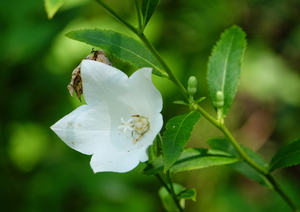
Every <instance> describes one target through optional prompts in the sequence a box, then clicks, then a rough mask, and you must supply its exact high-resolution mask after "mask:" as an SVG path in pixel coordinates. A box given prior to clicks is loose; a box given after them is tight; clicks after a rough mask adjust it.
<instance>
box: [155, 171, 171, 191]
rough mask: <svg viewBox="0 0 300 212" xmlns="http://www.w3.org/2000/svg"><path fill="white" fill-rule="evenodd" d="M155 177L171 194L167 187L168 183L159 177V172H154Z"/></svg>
mask: <svg viewBox="0 0 300 212" xmlns="http://www.w3.org/2000/svg"><path fill="white" fill-rule="evenodd" d="M155 177H156V178H157V179H158V181H159V182H160V183H161V184H162V185H163V186H164V187H165V188H166V189H167V191H168V192H169V194H170V195H171V190H170V189H169V187H168V185H167V184H166V183H165V181H164V180H163V179H162V178H161V176H160V175H159V174H155Z"/></svg>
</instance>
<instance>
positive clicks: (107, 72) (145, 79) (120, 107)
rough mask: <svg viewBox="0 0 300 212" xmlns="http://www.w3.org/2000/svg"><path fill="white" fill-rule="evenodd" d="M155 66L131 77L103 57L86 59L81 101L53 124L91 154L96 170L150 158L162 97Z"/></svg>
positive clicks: (125, 167) (126, 167)
mask: <svg viewBox="0 0 300 212" xmlns="http://www.w3.org/2000/svg"><path fill="white" fill-rule="evenodd" d="M151 70H152V69H151V68H142V69H140V70H137V71H136V72H135V73H133V74H132V76H131V77H130V78H128V77H127V75H126V74H124V73H123V72H121V71H120V70H118V69H116V68H114V67H112V66H109V65H106V64H104V63H101V62H97V61H92V60H84V61H83V62H82V63H81V77H82V83H83V89H84V98H85V100H86V102H87V105H82V106H80V107H79V108H77V109H75V110H74V111H73V112H71V113H70V114H68V115H66V116H65V117H63V118H62V119H61V120H59V121H58V122H57V123H55V124H54V125H53V126H52V127H51V129H52V130H53V131H54V132H55V133H56V134H57V135H58V136H59V137H60V138H61V139H62V140H63V141H64V142H65V143H66V144H67V145H68V146H70V147H71V148H73V149H75V150H77V151H79V152H81V153H83V154H87V155H93V156H92V159H91V163H90V164H91V167H92V169H93V170H94V172H95V173H96V172H104V171H111V172H127V171H130V170H132V169H133V168H135V167H136V166H137V165H138V164H139V162H140V161H141V162H145V161H147V160H148V155H147V148H148V147H149V146H150V145H152V144H153V140H154V139H155V137H156V135H157V134H158V133H159V131H160V130H161V128H162V124H163V120H162V115H161V114H160V111H161V109H162V97H161V94H160V93H159V91H158V90H157V89H156V88H155V87H154V85H153V84H152V79H151Z"/></svg>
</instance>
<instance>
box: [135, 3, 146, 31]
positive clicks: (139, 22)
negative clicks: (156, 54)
mask: <svg viewBox="0 0 300 212" xmlns="http://www.w3.org/2000/svg"><path fill="white" fill-rule="evenodd" d="M133 4H134V7H135V10H136V14H137V19H138V31H139V33H141V32H143V31H144V28H143V26H142V18H141V10H140V7H139V3H138V0H134V1H133Z"/></svg>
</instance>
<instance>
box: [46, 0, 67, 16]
mask: <svg viewBox="0 0 300 212" xmlns="http://www.w3.org/2000/svg"><path fill="white" fill-rule="evenodd" d="M44 3H45V8H46V12H47V16H48V18H49V19H52V18H53V16H54V15H55V13H56V12H57V10H58V9H59V8H60V7H61V5H62V4H63V3H64V0H44Z"/></svg>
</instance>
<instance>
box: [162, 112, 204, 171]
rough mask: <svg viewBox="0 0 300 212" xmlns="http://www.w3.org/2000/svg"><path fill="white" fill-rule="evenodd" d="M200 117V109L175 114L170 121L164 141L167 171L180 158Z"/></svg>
mask: <svg viewBox="0 0 300 212" xmlns="http://www.w3.org/2000/svg"><path fill="white" fill-rule="evenodd" d="M200 117H201V114H200V113H199V112H198V111H192V112H189V113H186V114H183V115H179V116H175V117H173V118H171V119H170V120H169V121H168V123H167V125H166V128H167V129H166V131H165V132H164V136H163V143H162V151H163V158H164V163H165V169H164V170H165V171H167V170H169V169H170V168H171V166H172V165H173V164H174V163H175V162H176V160H177V159H178V158H179V156H180V154H181V153H182V151H183V149H184V147H185V146H186V143H187V142H188V140H189V139H190V137H191V134H192V131H193V128H194V126H195V124H196V123H197V122H198V121H199V119H200Z"/></svg>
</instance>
